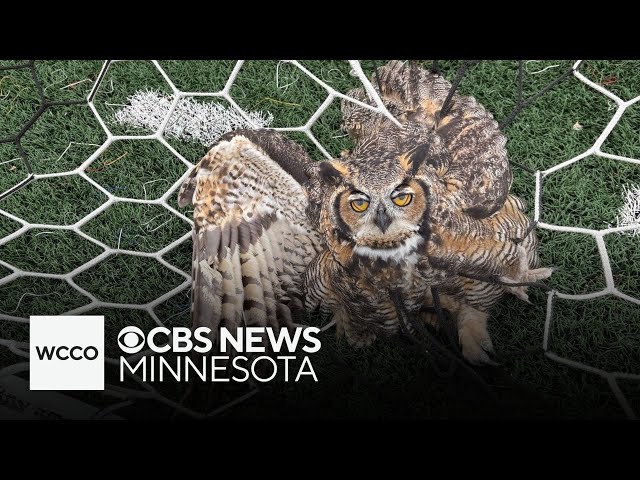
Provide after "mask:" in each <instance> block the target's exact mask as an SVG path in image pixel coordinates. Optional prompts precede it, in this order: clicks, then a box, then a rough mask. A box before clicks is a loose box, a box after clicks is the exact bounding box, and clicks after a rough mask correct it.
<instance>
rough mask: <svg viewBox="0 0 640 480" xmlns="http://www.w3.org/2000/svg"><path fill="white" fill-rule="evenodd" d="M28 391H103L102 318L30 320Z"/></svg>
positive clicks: (38, 318)
mask: <svg viewBox="0 0 640 480" xmlns="http://www.w3.org/2000/svg"><path fill="white" fill-rule="evenodd" d="M29 323H30V326H29V343H30V356H29V358H30V363H31V366H30V377H31V379H30V389H31V390H104V317H103V316H59V317H55V316H34V317H31V318H30V319H29Z"/></svg>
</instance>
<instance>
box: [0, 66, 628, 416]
mask: <svg viewBox="0 0 640 480" xmlns="http://www.w3.org/2000/svg"><path fill="white" fill-rule="evenodd" d="M113 62H114V61H106V62H104V64H103V66H102V69H101V72H100V74H99V76H98V78H97V80H96V81H95V84H94V85H93V88H92V90H91V92H90V93H89V95H88V97H87V101H88V105H89V107H90V109H91V111H92V113H93V115H94V116H95V118H96V119H97V121H98V122H99V124H100V126H101V127H102V129H103V130H104V132H105V134H106V140H105V141H104V143H102V145H100V146H99V148H98V149H97V150H96V151H95V152H94V153H93V154H91V156H89V157H88V158H87V159H86V161H84V162H83V163H82V164H81V165H80V166H79V167H77V168H75V169H73V170H69V171H65V172H60V173H53V174H29V176H28V178H27V179H26V180H25V182H28V181H31V180H39V179H44V178H52V177H63V176H72V175H75V176H79V177H81V178H82V179H84V181H86V182H88V183H89V184H90V185H92V186H93V187H94V188H95V189H97V190H98V191H100V192H102V194H104V195H105V196H106V198H107V200H106V201H105V202H104V203H102V204H101V205H100V206H99V207H98V208H96V209H94V210H93V211H91V212H90V213H89V214H88V215H86V216H84V217H83V218H82V219H80V220H79V221H77V222H75V223H73V224H72V225H57V224H40V223H30V222H28V221H26V220H25V219H23V218H20V217H18V216H16V215H14V214H11V213H9V212H7V211H5V210H2V209H0V215H2V216H4V217H6V218H8V219H10V220H12V221H14V222H18V223H19V224H20V228H19V229H18V230H17V231H15V232H13V233H10V234H8V235H6V236H4V237H2V238H0V246H2V245H4V244H6V243H8V242H10V241H12V240H14V239H16V238H18V237H20V236H21V235H23V234H25V232H28V231H29V230H32V229H47V230H68V231H72V232H74V233H75V234H76V235H78V236H80V237H82V238H83V239H85V240H87V241H89V242H91V243H93V244H95V245H97V246H98V247H100V248H101V249H102V250H103V251H102V253H100V254H99V255H97V256H96V257H95V258H92V259H91V260H89V261H88V262H86V263H84V264H83V265H81V266H79V267H77V268H75V269H74V270H72V271H70V272H68V273H65V274H51V273H41V272H33V271H25V270H22V269H20V268H17V267H16V266H14V265H12V264H10V263H8V262H6V261H3V260H2V259H0V267H4V268H6V269H8V270H9V271H10V274H8V275H7V276H5V277H4V278H0V288H1V287H2V286H3V285H6V284H9V283H10V282H13V281H15V280H17V279H19V278H21V277H41V278H45V279H55V280H63V281H65V282H66V283H67V284H68V285H69V286H71V287H72V288H73V289H75V290H76V291H77V292H79V293H80V294H81V295H83V296H85V297H86V298H87V299H88V300H89V303H87V304H86V305H83V306H82V307H79V308H75V309H73V310H70V311H68V312H65V314H70V315H72V314H82V313H85V312H89V311H92V310H95V309H96V308H110V309H130V310H141V311H144V312H146V313H148V314H149V315H150V316H151V318H152V319H153V320H154V322H155V323H156V324H157V325H158V326H163V321H162V320H161V318H160V317H159V316H158V314H157V312H156V310H157V307H158V306H160V305H161V304H163V303H164V302H165V301H167V300H168V299H170V298H172V297H174V296H176V295H177V294H179V293H180V292H183V291H185V290H187V289H188V288H189V286H190V284H191V277H190V272H186V271H183V270H181V269H179V268H177V267H175V266H174V265H172V264H171V263H169V262H168V261H167V260H165V258H163V257H164V256H165V255H166V254H167V253H168V252H170V251H171V250H173V249H174V248H176V247H177V246H179V245H181V244H182V243H184V242H186V241H187V240H188V239H190V238H191V233H190V232H189V233H186V234H184V235H182V236H181V237H180V238H178V239H177V240H175V241H173V242H171V243H169V244H167V245H165V246H164V247H163V248H161V249H159V250H157V251H154V252H140V251H134V250H128V249H123V248H120V242H119V241H118V244H117V247H116V248H113V247H110V246H109V245H107V244H106V243H104V242H102V241H100V240H98V239H96V238H94V237H92V236H91V235H88V234H87V233H85V232H84V231H82V230H81V228H82V227H83V226H84V225H86V224H87V223H88V222H89V221H91V220H92V219H94V218H95V217H97V216H98V215H99V214H101V213H102V212H104V211H105V210H107V209H108V208H109V207H110V206H112V205H114V204H118V203H126V202H129V203H134V204H147V205H156V206H160V207H162V208H164V209H166V210H167V211H168V212H171V214H173V215H175V216H176V217H177V218H179V219H181V220H183V221H185V222H187V223H188V224H190V225H192V224H193V222H192V220H191V219H190V218H188V217H186V216H185V215H184V214H182V213H181V212H179V211H178V210H176V209H175V208H173V207H172V206H171V205H170V203H169V202H170V199H171V198H172V196H174V195H175V194H176V192H177V190H178V188H179V187H180V185H181V184H182V182H183V180H184V179H185V178H186V176H187V174H188V171H189V170H190V168H191V167H192V166H193V163H191V162H190V161H189V160H187V159H185V158H184V156H183V155H181V154H180V153H179V152H178V151H177V150H176V149H175V148H174V147H173V146H172V145H171V144H170V143H169V142H167V140H166V138H165V137H166V136H167V134H168V133H171V132H170V130H169V129H168V127H169V126H170V119H171V117H172V114H173V113H174V112H175V111H176V109H178V108H180V105H184V100H185V99H192V98H198V97H213V98H220V99H224V100H226V102H228V104H229V105H230V106H231V107H232V108H233V109H235V111H237V113H238V114H239V115H240V116H241V117H242V118H243V119H244V120H245V121H246V122H247V124H248V125H251V126H253V127H257V126H258V125H256V121H255V120H256V117H255V116H252V114H251V113H248V112H246V111H245V110H243V108H241V107H240V106H239V105H238V103H236V101H235V100H234V99H233V98H232V96H231V95H230V92H231V88H232V86H233V85H234V82H235V81H236V78H237V76H238V74H239V72H240V70H241V69H242V66H243V63H244V61H238V62H237V63H236V64H235V67H234V68H233V71H232V72H231V75H230V76H229V78H228V80H227V81H226V84H225V85H224V88H222V90H220V91H217V92H189V91H181V90H180V89H178V88H177V87H176V86H175V84H174V83H173V82H172V80H171V78H170V76H169V75H168V74H167V73H166V71H165V69H163V67H162V66H161V64H160V63H159V62H157V61H153V62H152V64H153V66H154V67H155V68H156V69H157V71H158V72H159V73H160V75H162V77H163V79H164V81H165V82H166V84H167V85H168V86H169V87H170V89H171V92H172V96H171V100H170V101H169V103H168V105H167V106H166V107H167V108H166V109H164V110H163V112H164V117H163V118H161V119H160V120H158V119H156V124H159V126H158V127H157V129H155V132H154V133H152V134H149V135H136V136H132V135H115V134H113V133H112V132H111V130H110V128H109V127H108V126H107V123H108V122H106V121H105V119H103V118H102V116H101V114H100V113H99V111H98V109H96V106H95V105H94V99H95V96H96V93H97V92H98V89H99V88H100V87H101V85H102V83H103V82H104V80H105V77H106V75H107V72H108V70H109V68H110V66H111V65H112V64H113ZM284 62H286V63H289V64H291V65H293V66H294V67H296V68H297V69H298V70H299V71H300V72H302V73H303V74H304V75H306V76H307V77H308V78H310V79H311V80H312V81H313V82H315V83H317V84H318V85H319V86H320V87H322V88H323V89H324V90H325V91H326V99H325V100H324V102H322V104H321V105H320V107H319V108H318V109H317V110H316V111H315V112H314V113H313V114H312V115H311V116H310V118H309V119H308V121H307V122H306V123H305V124H304V125H303V126H298V127H290V128H275V130H278V131H286V132H300V133H302V134H304V135H306V136H307V137H308V138H309V139H310V140H311V142H313V144H315V146H316V147H317V148H318V149H319V150H320V152H322V154H323V155H324V156H326V157H327V158H329V159H331V158H333V157H332V155H331V154H330V153H329V152H328V151H327V150H326V149H325V148H324V146H323V145H322V144H321V142H320V141H318V139H317V138H316V137H315V136H314V134H313V133H312V127H313V126H314V125H315V124H316V122H317V121H318V119H319V118H320V117H321V115H322V114H323V112H325V110H327V108H329V106H330V105H331V104H332V102H334V101H339V99H345V100H348V101H351V102H354V103H357V104H358V105H361V106H363V107H365V108H369V109H372V110H374V111H377V112H378V113H380V114H382V115H386V116H388V117H389V118H391V119H392V120H393V121H394V122H396V123H397V120H396V119H394V118H393V117H392V116H391V115H390V113H389V112H388V111H387V110H386V108H385V107H384V104H383V103H382V101H381V100H380V98H379V97H378V95H377V93H376V91H375V89H374V88H373V86H372V84H371V83H370V82H369V80H368V79H367V78H366V76H365V74H364V72H363V70H362V68H361V65H360V63H359V61H355V60H354V61H350V66H351V69H352V72H353V73H354V74H355V76H357V78H358V79H359V81H360V82H361V83H362V85H363V86H364V88H365V90H366V91H367V93H368V94H369V96H370V98H371V99H373V101H374V103H375V105H376V106H375V107H371V106H369V105H365V104H363V103H360V102H358V101H356V100H354V99H353V98H351V97H349V96H347V95H345V94H344V93H342V92H339V91H337V90H335V89H334V88H333V87H332V86H330V85H329V84H327V83H326V82H325V81H323V80H321V79H320V78H318V77H317V76H316V75H314V74H313V73H312V72H311V71H309V70H308V69H307V68H305V66H304V65H302V64H301V63H299V62H298V61H295V60H291V61H284ZM580 65H581V62H580V61H579V62H576V63H575V65H574V66H573V75H574V77H575V78H576V79H577V80H578V81H581V82H583V83H585V84H586V85H588V86H589V87H591V88H593V89H594V90H596V91H597V92H599V93H601V94H602V95H605V96H607V97H608V98H609V99H611V100H613V101H614V102H615V103H616V105H617V110H616V112H615V113H614V115H613V117H612V118H611V120H610V122H609V123H608V125H607V126H606V128H605V129H604V131H603V132H602V133H601V135H600V136H599V137H598V139H597V140H596V141H595V143H594V144H593V146H591V147H590V148H589V149H588V150H586V151H585V152H583V153H581V154H580V155H578V156H576V157H573V158H571V159H568V160H566V161H563V162H561V163H558V164H557V165H555V166H553V167H552V168H549V169H547V170H543V171H537V172H535V175H534V178H533V179H532V180H535V182H536V190H535V192H536V193H535V220H536V221H537V222H538V223H537V227H538V228H542V229H546V230H553V231H560V232H572V233H580V234H585V235H590V236H592V237H593V238H595V241H596V243H597V246H598V249H599V253H600V257H601V261H602V266H603V269H604V274H605V279H606V287H605V288H604V289H603V290H601V291H598V292H594V293H589V294H583V295H571V294H566V293H563V292H562V291H559V290H552V291H550V292H549V293H548V301H547V308H546V318H545V320H544V322H545V324H544V337H543V339H542V346H543V349H544V351H545V355H546V356H547V357H548V358H549V359H552V360H554V361H556V362H559V363H561V364H564V365H567V366H569V367H572V368H576V369H580V370H583V371H585V372H589V373H592V374H596V375H599V376H601V377H602V378H604V379H606V381H607V382H608V383H609V385H610V387H611V389H612V391H613V393H614V394H615V397H616V398H617V400H618V402H619V403H620V405H621V407H622V408H623V409H624V411H625V412H626V414H627V416H628V417H629V418H636V414H635V413H634V411H633V409H632V408H631V406H630V404H629V401H628V400H627V398H626V397H625V395H624V394H623V392H622V390H621V389H620V387H619V385H618V380H620V379H628V380H640V374H637V373H634V372H609V371H604V370H601V369H598V368H594V367H592V366H589V365H586V364H584V363H580V362H576V361H574V360H572V359H570V358H564V357H561V356H559V355H557V354H556V353H554V352H553V351H552V350H550V348H549V345H550V338H549V337H550V332H551V326H552V322H553V320H554V299H556V298H561V299H567V300H575V301H580V300H587V299H593V298H597V297H601V296H604V295H614V296H617V297H619V298H621V299H623V300H625V301H628V302H633V303H635V304H638V305H640V300H639V299H637V298H634V297H631V296H629V295H627V294H625V293H623V292H621V291H620V290H618V288H616V283H615V281H614V277H613V273H612V270H611V265H610V262H609V256H608V253H607V247H606V245H605V242H604V237H605V236H606V235H610V234H616V233H620V232H629V231H632V230H635V229H637V228H638V225H637V224H629V225H626V226H621V227H615V228H607V229H604V230H592V229H586V228H575V227H571V226H564V225H554V224H549V223H545V222H544V221H542V218H541V207H542V197H541V191H542V184H543V182H544V179H545V177H546V176H547V175H549V174H551V173H553V172H557V171H558V170H560V169H562V168H565V167H568V166H569V165H572V164H574V163H575V162H579V161H580V160H582V159H584V158H586V157H588V156H590V155H596V156H600V157H604V158H608V159H612V160H618V161H622V162H629V163H635V164H640V160H638V159H633V158H627V157H623V156H619V155H612V154H609V153H605V152H602V151H601V146H602V145H603V143H604V142H605V140H606V139H607V137H608V136H609V134H610V133H611V131H612V130H613V128H614V127H615V125H616V124H617V123H618V121H619V120H620V118H621V117H622V115H623V113H624V112H625V110H626V109H627V108H628V107H629V106H631V105H633V104H634V103H636V102H637V101H638V100H640V96H638V97H636V98H633V99H631V100H628V101H625V100H622V99H620V98H618V97H617V96H616V95H614V94H613V93H611V92H610V91H608V90H607V89H605V88H603V87H602V86H600V85H598V84H596V83H594V82H593V81H591V80H589V79H588V78H586V77H585V76H584V75H583V74H582V73H580V71H579V68H580ZM148 124H149V122H147V123H146V125H148ZM174 133H175V132H174ZM120 140H135V141H140V140H156V141H158V142H160V143H161V144H162V145H164V147H166V148H167V149H168V150H169V151H170V152H171V153H172V154H173V155H175V157H176V158H178V159H179V160H180V161H181V162H182V163H183V164H184V166H185V171H184V174H183V175H182V176H181V177H180V179H179V180H177V181H176V182H175V183H173V185H171V186H170V187H169V188H168V189H167V190H166V191H165V192H164V194H162V195H161V196H160V197H159V198H157V199H154V200H146V199H139V198H129V197H122V196H118V195H116V194H114V193H113V192H111V191H109V190H108V189H106V188H104V186H103V185H101V184H100V183H98V182H97V181H95V180H94V179H93V178H92V177H91V176H89V175H88V174H87V169H88V168H89V167H90V166H91V165H92V163H93V162H94V161H95V160H96V159H97V158H98V157H100V155H101V154H102V153H103V152H104V151H105V150H106V149H107V148H108V147H109V146H110V145H111V144H112V143H113V142H115V141H120ZM0 193H1V192H0ZM114 254H124V255H131V256H137V257H146V258H149V259H153V260H155V261H156V262H159V264H161V265H162V266H164V267H165V268H167V269H169V270H170V271H172V272H175V273H176V274H178V275H180V276H181V277H182V278H183V279H184V281H183V282H182V283H181V284H180V285H178V286H177V287H175V288H173V289H171V290H170V291H168V292H166V293H164V294H163V295H161V296H160V297H158V298H156V299H154V300H153V301H150V302H148V303H144V304H129V303H115V302H108V301H104V300H100V299H99V298H97V297H96V296H95V295H94V294H92V293H91V292H89V291H87V290H86V289H84V288H82V287H81V286H79V285H78V284H77V283H76V282H75V281H74V278H75V277H76V276H77V275H79V274H81V273H82V272H85V271H87V270H88V269H90V268H92V267H94V266H96V265H98V264H99V263H100V262H102V261H104V260H105V259H107V258H108V257H110V256H112V255H114ZM27 294H28V293H25V295H27ZM16 310H17V309H16ZM0 320H1V321H3V322H22V323H27V322H28V321H29V319H28V318H24V317H21V316H14V315H12V314H8V313H0ZM541 321H542V319H541ZM0 345H1V346H4V347H5V348H8V349H9V350H10V351H11V352H13V353H14V354H16V355H18V356H20V357H24V358H25V359H28V357H29V345H28V343H25V342H21V341H17V340H15V339H11V338H4V339H0ZM147 354H150V352H149V351H143V352H140V353H138V354H135V355H132V356H131V357H130V358H129V361H130V362H133V361H135V360H136V359H138V358H140V357H141V356H143V355H147ZM106 362H107V368H109V367H108V366H109V365H112V366H113V368H117V366H118V360H117V359H115V358H107V359H106ZM28 368H29V364H28V362H27V361H25V362H21V363H17V364H14V365H11V366H8V367H5V368H3V369H2V370H0V377H1V376H4V375H12V374H15V373H19V372H23V371H27V370H28ZM128 376H129V377H130V378H131V379H132V380H133V381H135V382H136V383H137V385H138V386H139V388H125V387H123V386H121V385H113V384H106V387H105V392H104V393H105V395H106V396H109V397H112V398H113V399H114V401H113V403H112V404H111V405H110V406H109V407H107V408H105V409H103V410H102V411H101V412H100V415H98V416H101V415H106V414H107V413H111V412H115V411H117V410H118V409H120V408H124V407H126V406H129V405H131V404H132V402H135V400H136V399H152V400H156V401H158V402H162V403H163V404H166V405H168V406H169V407H171V408H175V409H176V410H178V411H179V412H181V413H183V414H186V415H189V416H192V417H195V418H207V417H211V416H215V415H217V414H219V413H221V412H222V411H224V410H226V409H228V408H229V407H231V406H233V405H235V404H237V403H238V402H241V401H243V400H245V399H247V398H249V397H250V396H252V395H254V394H255V393H256V392H257V390H256V389H253V390H250V391H248V392H247V393H246V394H244V395H242V396H239V397H238V398H237V399H235V400H234V401H232V402H230V403H227V404H226V405H223V406H221V407H219V408H217V409H216V410H214V411H212V412H205V413H203V412H196V411H193V410H191V409H188V408H185V407H184V406H183V405H181V404H180V403H178V401H177V399H174V398H170V397H169V396H167V395H164V394H163V393H161V392H159V391H158V390H157V389H156V388H155V387H153V386H152V385H150V384H149V383H146V382H144V381H143V380H142V379H141V378H139V377H138V376H137V375H134V374H131V373H128Z"/></svg>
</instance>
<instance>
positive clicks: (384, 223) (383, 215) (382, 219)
mask: <svg viewBox="0 0 640 480" xmlns="http://www.w3.org/2000/svg"><path fill="white" fill-rule="evenodd" d="M373 223H375V224H376V226H377V227H378V228H379V229H380V230H382V233H386V231H387V228H389V225H391V217H390V216H389V214H388V213H387V210H386V208H384V206H383V205H378V209H377V210H376V216H375V218H374V219H373Z"/></svg>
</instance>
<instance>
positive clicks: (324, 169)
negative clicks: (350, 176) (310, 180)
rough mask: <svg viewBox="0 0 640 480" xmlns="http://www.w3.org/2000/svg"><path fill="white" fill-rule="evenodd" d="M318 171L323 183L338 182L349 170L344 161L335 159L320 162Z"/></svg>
mask: <svg viewBox="0 0 640 480" xmlns="http://www.w3.org/2000/svg"><path fill="white" fill-rule="evenodd" d="M318 173H319V176H320V181H321V182H322V183H333V184H336V183H339V182H340V181H341V180H342V179H343V178H344V175H346V174H347V173H348V171H347V167H346V166H345V165H344V164H343V163H341V162H339V161H337V160H333V161H325V162H320V168H319V172H318Z"/></svg>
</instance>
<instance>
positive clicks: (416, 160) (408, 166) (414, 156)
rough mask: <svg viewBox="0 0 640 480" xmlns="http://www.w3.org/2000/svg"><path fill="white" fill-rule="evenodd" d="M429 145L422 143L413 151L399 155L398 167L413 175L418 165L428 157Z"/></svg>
mask: <svg viewBox="0 0 640 480" xmlns="http://www.w3.org/2000/svg"><path fill="white" fill-rule="evenodd" d="M430 150H431V148H430V144H429V143H423V144H421V145H419V146H417V147H416V148H414V149H413V150H410V151H408V152H407V153H405V154H403V155H400V166H401V167H402V168H403V169H404V170H405V171H406V172H407V173H408V174H409V175H415V174H416V172H417V171H418V168H420V165H422V164H423V163H424V161H425V160H426V159H427V157H428V156H429V152H430Z"/></svg>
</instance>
